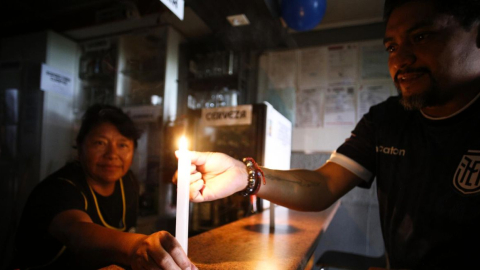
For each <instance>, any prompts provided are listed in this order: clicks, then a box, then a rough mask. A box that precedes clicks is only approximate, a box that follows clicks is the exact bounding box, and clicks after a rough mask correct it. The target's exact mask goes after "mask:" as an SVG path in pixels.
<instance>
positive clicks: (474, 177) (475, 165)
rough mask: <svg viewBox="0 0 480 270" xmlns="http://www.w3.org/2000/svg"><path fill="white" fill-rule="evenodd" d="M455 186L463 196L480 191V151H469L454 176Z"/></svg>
mask: <svg viewBox="0 0 480 270" xmlns="http://www.w3.org/2000/svg"><path fill="white" fill-rule="evenodd" d="M453 185H454V186H455V188H456V189H457V190H458V191H460V192H462V193H463V194H472V193H478V192H479V191H480V151H476V150H469V151H468V152H467V154H466V155H464V156H463V158H462V160H461V161H460V164H459V165H458V167H457V171H456V172H455V175H454V176H453Z"/></svg>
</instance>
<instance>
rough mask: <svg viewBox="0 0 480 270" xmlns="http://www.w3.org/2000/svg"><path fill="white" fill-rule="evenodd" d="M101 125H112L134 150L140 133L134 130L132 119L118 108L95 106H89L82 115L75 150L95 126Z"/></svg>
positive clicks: (102, 105)
mask: <svg viewBox="0 0 480 270" xmlns="http://www.w3.org/2000/svg"><path fill="white" fill-rule="evenodd" d="M102 123H111V124H113V125H114V126H115V127H116V128H117V129H118V131H119V132H120V134H122V135H123V136H125V137H127V138H129V139H131V140H132V141H133V142H134V144H135V148H136V147H137V140H138V138H140V132H139V131H138V129H137V128H136V126H135V124H134V123H133V121H132V119H130V117H129V116H128V115H127V114H125V113H124V112H123V111H122V110H121V109H120V108H117V107H115V106H111V105H104V104H95V105H92V106H90V107H89V108H88V109H87V111H85V113H84V114H83V117H82V125H81V126H80V130H79V131H78V134H77V140H76V142H77V148H78V147H80V145H82V143H83V141H84V140H85V137H86V136H87V134H88V133H89V132H90V131H91V130H92V129H93V128H95V127H96V126H98V125H99V124H102Z"/></svg>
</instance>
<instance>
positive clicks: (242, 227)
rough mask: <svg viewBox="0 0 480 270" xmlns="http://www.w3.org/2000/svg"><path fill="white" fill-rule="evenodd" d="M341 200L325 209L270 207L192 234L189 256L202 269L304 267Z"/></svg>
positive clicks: (243, 269) (264, 269)
mask: <svg viewBox="0 0 480 270" xmlns="http://www.w3.org/2000/svg"><path fill="white" fill-rule="evenodd" d="M338 206H339V202H337V203H335V204H334V205H332V206H331V207H330V208H328V209H326V210H324V211H322V212H299V211H293V210H289V209H287V208H284V207H280V206H276V207H275V227H274V229H273V230H271V229H270V213H269V212H270V210H265V211H264V212H262V213H259V214H256V215H252V216H250V217H247V218H244V219H241V220H237V221H235V222H232V223H229V224H227V225H224V226H221V227H218V228H215V229H213V230H210V231H207V232H204V233H202V234H199V235H196V236H193V237H191V238H190V239H189V243H188V245H189V246H188V257H189V258H190V260H191V261H192V262H193V263H194V264H195V265H196V266H197V267H198V268H199V269H200V270H203V269H206V270H208V269H222V270H223V269H242V270H245V269H262V270H266V269H304V268H305V266H306V264H307V262H308V260H309V259H310V257H311V255H312V254H313V252H314V250H315V247H316V245H317V243H318V240H319V238H320V235H321V232H322V231H324V230H325V229H326V228H327V227H328V224H329V223H330V221H331V219H332V218H333V216H334V214H335V212H336V210H337V208H338Z"/></svg>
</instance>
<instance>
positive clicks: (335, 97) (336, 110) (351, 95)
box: [324, 86, 355, 127]
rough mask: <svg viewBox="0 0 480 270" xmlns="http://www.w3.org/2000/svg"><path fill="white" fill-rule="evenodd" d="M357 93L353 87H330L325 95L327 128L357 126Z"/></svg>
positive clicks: (325, 121) (325, 123)
mask: <svg viewBox="0 0 480 270" xmlns="http://www.w3.org/2000/svg"><path fill="white" fill-rule="evenodd" d="M354 100H355V91H354V87H353V86H337V87H330V88H328V89H327V92H326V93H325V112H324V118H325V119H324V125H325V127H334V126H344V125H354V124H355V102H354Z"/></svg>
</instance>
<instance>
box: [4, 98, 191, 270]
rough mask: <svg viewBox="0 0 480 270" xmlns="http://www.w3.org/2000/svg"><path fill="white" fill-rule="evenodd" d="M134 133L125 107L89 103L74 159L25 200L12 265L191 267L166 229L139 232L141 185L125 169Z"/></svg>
mask: <svg viewBox="0 0 480 270" xmlns="http://www.w3.org/2000/svg"><path fill="white" fill-rule="evenodd" d="M138 137H139V134H138V132H137V129H136V128H135V125H134V123H133V122H132V120H131V119H130V118H129V117H128V116H127V115H126V114H125V113H123V111H122V110H120V109H118V108H116V107H113V106H108V105H94V106H92V107H90V108H89V109H88V110H87V111H86V113H85V115H84V116H83V118H82V125H81V128H80V130H79V133H78V136H77V139H76V143H77V149H78V160H77V161H75V162H72V163H69V164H67V165H65V166H64V167H63V168H61V169H60V170H58V171H57V172H55V173H53V174H52V175H50V176H48V177H47V179H45V180H44V181H42V182H41V183H40V184H39V185H37V187H36V188H35V189H34V190H33V192H32V194H31V195H30V196H29V199H28V201H27V204H26V206H25V209H24V212H23V215H22V219H21V221H20V224H19V227H18V230H17V236H16V242H15V257H14V265H13V267H14V268H15V269H28V268H35V269H90V268H92V269H98V268H101V267H104V266H108V265H111V264H116V265H120V266H123V267H131V268H132V269H188V268H192V269H196V267H195V266H194V265H193V264H192V263H191V262H190V261H189V260H188V258H187V256H186V254H185V252H184V251H183V250H182V248H181V246H180V245H179V244H178V242H177V241H176V240H175V238H174V237H173V236H172V235H170V234H169V233H168V232H165V231H160V232H157V233H154V234H152V235H149V236H147V235H142V234H136V233H134V232H135V225H136V210H137V201H138V188H137V185H136V180H135V178H134V176H133V174H132V173H131V171H129V168H130V165H131V164H132V158H133V155H134V150H135V148H136V144H137V139H138Z"/></svg>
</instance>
